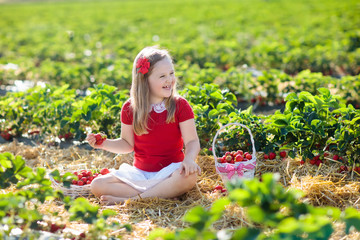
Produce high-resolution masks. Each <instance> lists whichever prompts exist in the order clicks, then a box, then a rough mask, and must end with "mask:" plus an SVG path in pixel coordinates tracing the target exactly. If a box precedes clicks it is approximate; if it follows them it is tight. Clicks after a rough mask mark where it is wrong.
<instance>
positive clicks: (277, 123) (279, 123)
mask: <svg viewBox="0 0 360 240" xmlns="http://www.w3.org/2000/svg"><path fill="white" fill-rule="evenodd" d="M288 124H289V123H288V122H287V121H286V120H285V119H276V120H275V121H274V123H273V125H274V126H276V127H280V128H282V127H286V126H287V125H288Z"/></svg>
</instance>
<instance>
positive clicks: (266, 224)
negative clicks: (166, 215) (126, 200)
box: [149, 173, 360, 240]
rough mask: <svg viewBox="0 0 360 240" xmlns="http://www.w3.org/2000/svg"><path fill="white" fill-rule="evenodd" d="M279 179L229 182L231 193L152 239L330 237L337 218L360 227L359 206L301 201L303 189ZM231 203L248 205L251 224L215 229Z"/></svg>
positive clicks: (198, 208) (269, 176) (155, 233)
mask: <svg viewBox="0 0 360 240" xmlns="http://www.w3.org/2000/svg"><path fill="white" fill-rule="evenodd" d="M278 180H279V176H278V175H272V174H269V173H266V174H263V175H262V181H261V182H260V181H259V180H258V179H256V178H254V179H251V180H242V181H231V182H228V183H227V189H228V191H229V195H228V197H223V198H220V199H218V200H217V201H215V202H214V203H213V205H212V206H211V208H209V209H205V208H203V207H201V206H196V207H194V208H192V209H191V210H189V211H188V212H187V213H186V215H185V216H184V218H183V220H184V221H185V222H187V223H188V224H189V226H188V227H186V228H185V229H182V230H181V229H178V230H175V231H174V232H170V231H167V230H165V229H155V230H153V231H152V232H151V233H150V235H149V239H159V238H160V239H174V240H180V239H220V238H219V236H226V238H227V239H240V240H241V239H244V240H245V239H328V238H329V237H330V236H331V234H332V232H333V231H334V226H333V223H332V222H333V221H338V222H340V221H341V222H344V223H345V233H346V234H349V232H350V229H351V228H356V229H357V230H360V227H359V223H360V213H359V212H358V211H357V210H356V209H354V208H352V207H349V208H347V209H345V211H344V212H343V213H341V211H340V209H338V208H335V207H314V206H312V205H310V204H307V203H304V202H301V201H300V197H301V196H302V193H301V192H300V191H298V190H291V189H290V190H287V189H285V188H284V187H283V186H282V185H281V184H279V183H278ZM221 189H222V187H221V186H219V187H218V190H221ZM229 204H237V205H239V206H240V207H243V208H245V209H246V221H247V222H248V223H249V224H247V226H244V227H241V228H238V229H222V230H217V229H215V228H214V227H213V224H214V223H215V221H216V220H218V219H220V218H221V217H222V214H223V212H224V210H225V208H226V206H227V205H229Z"/></svg>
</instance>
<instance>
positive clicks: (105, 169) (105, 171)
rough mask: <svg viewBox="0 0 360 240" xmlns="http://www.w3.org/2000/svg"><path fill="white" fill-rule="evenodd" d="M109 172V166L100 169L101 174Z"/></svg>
mask: <svg viewBox="0 0 360 240" xmlns="http://www.w3.org/2000/svg"><path fill="white" fill-rule="evenodd" d="M108 173H110V171H109V169H107V168H103V169H101V170H100V174H101V175H106V174H108Z"/></svg>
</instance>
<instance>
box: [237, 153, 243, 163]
mask: <svg viewBox="0 0 360 240" xmlns="http://www.w3.org/2000/svg"><path fill="white" fill-rule="evenodd" d="M235 161H236V162H242V161H244V157H243V156H241V155H240V154H238V155H236V157H235Z"/></svg>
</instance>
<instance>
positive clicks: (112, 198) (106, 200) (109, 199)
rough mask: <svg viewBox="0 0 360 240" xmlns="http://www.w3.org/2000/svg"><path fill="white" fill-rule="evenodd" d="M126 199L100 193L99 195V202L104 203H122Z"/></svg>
mask: <svg viewBox="0 0 360 240" xmlns="http://www.w3.org/2000/svg"><path fill="white" fill-rule="evenodd" d="M126 200H127V198H121V197H115V196H113V195H102V196H101V197H100V202H101V203H102V204H104V205H115V204H119V203H123V202H125V201H126Z"/></svg>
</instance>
